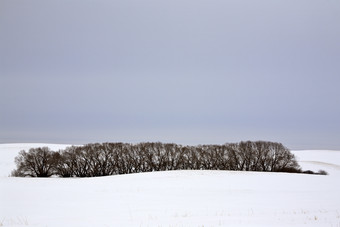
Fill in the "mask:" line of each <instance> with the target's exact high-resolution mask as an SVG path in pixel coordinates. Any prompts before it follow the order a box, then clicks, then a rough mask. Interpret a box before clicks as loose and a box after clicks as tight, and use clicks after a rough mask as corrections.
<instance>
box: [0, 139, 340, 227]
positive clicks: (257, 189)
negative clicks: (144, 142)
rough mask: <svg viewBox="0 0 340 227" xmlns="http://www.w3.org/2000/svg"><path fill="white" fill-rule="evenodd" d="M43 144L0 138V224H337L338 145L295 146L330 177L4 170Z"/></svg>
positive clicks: (339, 220)
mask: <svg viewBox="0 0 340 227" xmlns="http://www.w3.org/2000/svg"><path fill="white" fill-rule="evenodd" d="M42 145H43V144H0V160H1V162H0V171H1V172H0V226H1V224H2V225H3V226H24V225H28V226H48V227H51V226H55V227H57V226H340V183H339V176H340V169H339V168H338V166H339V165H340V151H294V154H295V155H296V156H297V158H298V159H299V163H300V164H301V165H302V167H303V169H311V170H313V171H318V170H319V169H324V170H326V171H327V172H329V173H330V175H328V176H317V175H304V174H287V173H259V172H233V171H168V172H154V173H141V174H130V175H117V176H110V177H99V178H72V179H63V178H48V179H37V178H11V177H7V176H8V175H9V174H10V172H11V170H12V169H14V168H15V165H14V157H15V156H16V155H17V154H18V152H19V151H20V150H22V149H26V150H27V149H28V148H30V147H32V146H34V147H35V146H42ZM47 146H49V147H51V148H52V149H55V150H56V149H60V148H64V147H66V145H50V144H48V145H47ZM305 167H308V168H305Z"/></svg>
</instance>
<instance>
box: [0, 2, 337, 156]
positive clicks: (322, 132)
mask: <svg viewBox="0 0 340 227" xmlns="http://www.w3.org/2000/svg"><path fill="white" fill-rule="evenodd" d="M339 24H340V1H338V0H329V1H320V0H278V1H272V0H258V1H254V0H245V1H239V0H209V1H207V0H116V1H109V0H100V1H93V0H71V1H69V0H67V1H66V0H58V1H57V0H48V1H46V0H30V1H24V0H20V1H18V0H1V1H0V143H8V142H51V143H74V144H81V143H88V142H104V141H111V142H116V141H122V142H142V141H162V142H176V143H181V144H203V143H218V144H222V143H225V142H235V141H241V140H271V141H277V142H282V143H283V144H284V145H286V146H287V147H289V148H291V149H307V148H308V149H309V148H310V149H318V148H323V149H340V26H339Z"/></svg>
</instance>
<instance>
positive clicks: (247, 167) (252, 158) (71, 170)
mask: <svg viewBox="0 0 340 227" xmlns="http://www.w3.org/2000/svg"><path fill="white" fill-rule="evenodd" d="M15 162H16V165H17V169H16V170H14V171H13V173H12V175H13V176H31V177H49V176H52V175H57V176H61V177H95V176H108V175H115V174H127V173H139V172H151V171H166V170H240V171H271V172H301V170H300V167H299V165H298V163H297V162H296V159H295V157H294V155H293V154H292V153H291V152H290V151H289V150H288V149H287V148H286V147H284V146H283V145H282V144H281V143H274V142H265V141H256V142H252V141H246V142H240V143H229V144H224V145H198V146H181V145H178V144H174V143H160V142H157V143H139V144H127V143H95V144H87V145H84V146H71V147H68V148H66V149H64V150H60V151H57V152H55V151H51V150H50V149H49V148H47V147H43V148H32V149H30V150H29V151H28V152H26V151H21V152H20V153H19V156H18V157H16V159H15Z"/></svg>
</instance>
